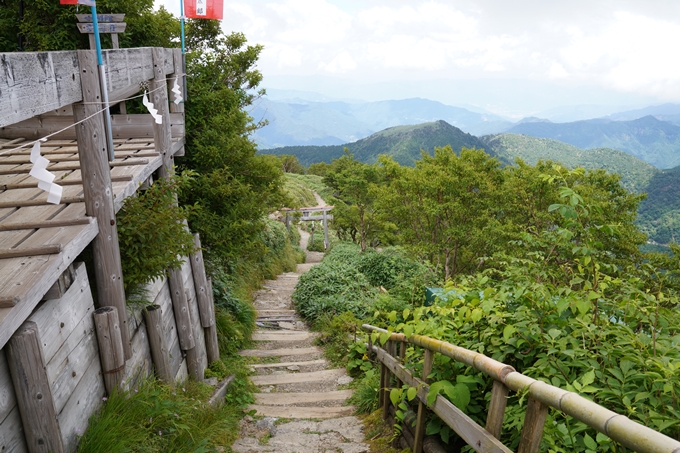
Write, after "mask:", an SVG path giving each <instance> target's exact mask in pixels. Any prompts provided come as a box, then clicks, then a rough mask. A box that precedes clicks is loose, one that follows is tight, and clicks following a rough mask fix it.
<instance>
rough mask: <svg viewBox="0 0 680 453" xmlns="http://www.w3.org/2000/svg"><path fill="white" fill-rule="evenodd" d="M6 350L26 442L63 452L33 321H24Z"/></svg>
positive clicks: (43, 449)
mask: <svg viewBox="0 0 680 453" xmlns="http://www.w3.org/2000/svg"><path fill="white" fill-rule="evenodd" d="M6 352H7V362H8V364H9V369H10V374H11V375H12V382H13V384H14V391H15V394H16V397H17V405H18V407H19V413H20V414H21V422H22V424H23V429H24V435H25V437H26V445H27V446H28V448H29V449H30V451H32V452H45V453H48V452H52V453H61V452H63V451H64V446H63V444H62V441H61V432H60V430H59V423H58V422H57V414H56V411H55V408H54V402H53V399H52V391H51V388H50V384H49V381H48V379H47V373H46V372H45V361H44V359H43V356H42V348H41V340H40V334H39V332H38V326H37V325H36V324H35V323H34V322H30V321H28V322H25V323H24V324H22V326H21V327H20V328H19V330H17V331H16V332H15V333H14V335H13V336H12V338H11V339H10V341H9V343H8V344H7V350H6Z"/></svg>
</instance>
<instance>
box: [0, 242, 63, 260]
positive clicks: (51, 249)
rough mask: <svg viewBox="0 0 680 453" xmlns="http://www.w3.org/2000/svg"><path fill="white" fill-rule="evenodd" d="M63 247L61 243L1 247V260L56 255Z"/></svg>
mask: <svg viewBox="0 0 680 453" xmlns="http://www.w3.org/2000/svg"><path fill="white" fill-rule="evenodd" d="M62 248H63V247H62V245H61V244H50V245H41V246H40V247H32V248H26V249H5V250H3V249H0V260H4V259H6V258H18V257H22V256H39V255H56V254H58V253H61V250H62Z"/></svg>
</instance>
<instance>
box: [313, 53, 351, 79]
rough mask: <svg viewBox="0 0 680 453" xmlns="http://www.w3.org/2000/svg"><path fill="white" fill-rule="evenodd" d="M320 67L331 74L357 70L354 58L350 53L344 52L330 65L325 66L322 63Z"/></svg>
mask: <svg viewBox="0 0 680 453" xmlns="http://www.w3.org/2000/svg"><path fill="white" fill-rule="evenodd" d="M319 67H320V68H321V69H323V70H325V71H327V72H330V73H340V74H342V73H345V72H348V71H351V70H352V69H356V67H357V63H356V62H355V61H354V59H353V58H352V55H350V53H349V52H347V51H346V50H343V51H342V52H340V53H339V54H338V55H337V56H336V57H335V58H333V60H331V62H330V63H328V64H324V63H320V64H319Z"/></svg>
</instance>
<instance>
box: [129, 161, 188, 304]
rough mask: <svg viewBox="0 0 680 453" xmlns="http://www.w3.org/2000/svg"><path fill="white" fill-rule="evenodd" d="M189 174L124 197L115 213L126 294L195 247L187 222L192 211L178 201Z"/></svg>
mask: <svg viewBox="0 0 680 453" xmlns="http://www.w3.org/2000/svg"><path fill="white" fill-rule="evenodd" d="M189 180H190V176H189V174H186V175H184V176H175V177H173V178H169V179H160V180H157V181H156V182H155V183H154V184H153V185H152V186H151V187H150V188H149V189H147V190H145V191H143V192H140V193H139V194H138V196H136V197H129V198H127V199H126V200H125V203H124V204H123V207H122V208H121V210H120V211H119V212H118V214H117V216H116V222H117V224H118V241H119V244H120V255H121V264H122V266H123V282H124V286H125V292H126V294H128V295H130V294H131V293H134V292H135V291H136V289H137V288H139V287H140V286H142V285H144V284H145V283H148V282H150V281H151V280H153V279H155V278H158V277H161V276H163V275H165V271H166V269H176V268H179V267H180V266H181V265H182V263H183V258H181V257H184V256H187V255H189V254H190V253H192V252H193V250H194V240H193V236H192V235H191V233H190V232H189V231H188V230H187V228H186V227H185V225H184V221H185V219H186V217H187V213H188V212H189V209H188V208H182V207H179V206H177V205H176V203H175V194H176V193H177V189H178V188H180V187H181V186H183V185H185V184H186V183H187V182H188V181H189Z"/></svg>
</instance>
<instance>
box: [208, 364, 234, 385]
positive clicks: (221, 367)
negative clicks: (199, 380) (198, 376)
mask: <svg viewBox="0 0 680 453" xmlns="http://www.w3.org/2000/svg"><path fill="white" fill-rule="evenodd" d="M228 372H229V370H228V369H227V365H225V364H224V362H223V361H222V360H213V361H212V362H211V363H210V365H208V368H206V370H205V378H206V379H210V378H212V377H214V378H217V380H218V381H221V380H222V379H224V378H225V377H227V373H228Z"/></svg>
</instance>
